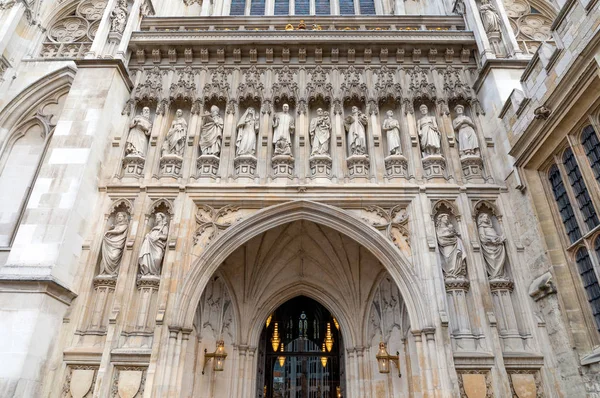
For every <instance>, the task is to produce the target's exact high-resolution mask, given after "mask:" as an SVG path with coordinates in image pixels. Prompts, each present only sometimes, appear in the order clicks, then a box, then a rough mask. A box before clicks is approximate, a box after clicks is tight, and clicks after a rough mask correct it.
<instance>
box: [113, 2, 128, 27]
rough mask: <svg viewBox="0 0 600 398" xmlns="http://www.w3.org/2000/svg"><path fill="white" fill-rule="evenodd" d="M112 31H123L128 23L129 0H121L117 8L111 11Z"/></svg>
mask: <svg viewBox="0 0 600 398" xmlns="http://www.w3.org/2000/svg"><path fill="white" fill-rule="evenodd" d="M110 16H111V22H110V31H111V32H116V33H123V31H124V30H125V26H126V25H127V1H126V0H119V1H118V2H117V5H116V6H115V9H114V10H113V11H112V12H111V13H110Z"/></svg>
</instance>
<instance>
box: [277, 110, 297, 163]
mask: <svg viewBox="0 0 600 398" xmlns="http://www.w3.org/2000/svg"><path fill="white" fill-rule="evenodd" d="M289 111H290V107H289V105H288V104H283V107H282V111H281V112H279V113H277V114H275V116H274V117H273V130H274V132H273V145H274V146H275V155H288V156H291V155H292V134H294V130H295V129H296V126H295V125H294V118H293V117H292V116H291V115H290V114H289Z"/></svg>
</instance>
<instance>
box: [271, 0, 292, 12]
mask: <svg viewBox="0 0 600 398" xmlns="http://www.w3.org/2000/svg"><path fill="white" fill-rule="evenodd" d="M274 14H275V15H290V0H275V11H274Z"/></svg>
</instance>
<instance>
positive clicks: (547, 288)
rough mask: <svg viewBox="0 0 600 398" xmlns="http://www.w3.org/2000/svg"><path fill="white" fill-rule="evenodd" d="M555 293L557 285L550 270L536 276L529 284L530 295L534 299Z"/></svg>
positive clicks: (537, 299)
mask: <svg viewBox="0 0 600 398" xmlns="http://www.w3.org/2000/svg"><path fill="white" fill-rule="evenodd" d="M553 293H556V285H555V284H554V280H553V279H552V274H551V273H550V272H546V273H545V274H543V275H540V276H539V277H537V278H535V279H534V280H533V282H531V285H530V286H529V296H530V297H531V298H533V300H534V301H539V300H541V299H543V298H544V297H546V296H548V295H550V294H553Z"/></svg>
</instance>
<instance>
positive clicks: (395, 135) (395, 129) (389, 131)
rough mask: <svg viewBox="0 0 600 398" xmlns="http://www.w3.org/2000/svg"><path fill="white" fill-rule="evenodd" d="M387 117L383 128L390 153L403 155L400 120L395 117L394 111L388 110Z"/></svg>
mask: <svg viewBox="0 0 600 398" xmlns="http://www.w3.org/2000/svg"><path fill="white" fill-rule="evenodd" d="M386 115H387V118H386V119H385V120H384V121H383V126H382V130H383V131H385V133H386V138H387V145H388V154H389V155H401V154H402V146H401V143H400V122H399V121H398V119H394V111H392V110H389V111H387V112H386Z"/></svg>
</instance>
